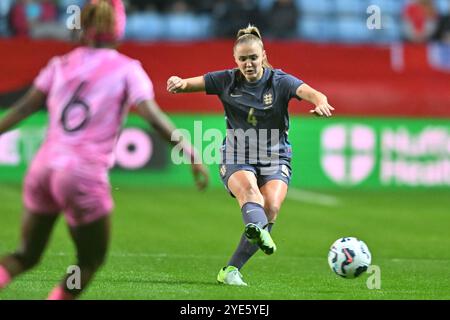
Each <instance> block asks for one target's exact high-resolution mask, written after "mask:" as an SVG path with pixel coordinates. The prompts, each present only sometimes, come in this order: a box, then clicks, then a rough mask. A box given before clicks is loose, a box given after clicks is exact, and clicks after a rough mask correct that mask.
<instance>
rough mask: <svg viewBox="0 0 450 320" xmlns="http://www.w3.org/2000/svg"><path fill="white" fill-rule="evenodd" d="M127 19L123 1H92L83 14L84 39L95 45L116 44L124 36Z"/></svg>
mask: <svg viewBox="0 0 450 320" xmlns="http://www.w3.org/2000/svg"><path fill="white" fill-rule="evenodd" d="M125 19H126V16H125V9H124V7H123V4H122V1H121V0H91V2H90V3H88V4H87V5H86V6H85V7H84V8H83V11H82V13H81V25H82V29H83V35H84V36H83V38H84V39H85V40H86V41H87V42H88V43H93V44H94V45H102V44H107V43H114V42H116V41H118V40H119V39H120V38H121V37H122V36H123V33H124V30H125Z"/></svg>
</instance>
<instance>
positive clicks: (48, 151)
mask: <svg viewBox="0 0 450 320" xmlns="http://www.w3.org/2000/svg"><path fill="white" fill-rule="evenodd" d="M34 86H35V87H36V88H37V89H39V90H40V91H42V92H44V93H46V94H47V106H48V112H49V122H48V130H47V136H46V139H45V142H44V144H43V146H42V148H41V150H40V152H39V155H38V158H40V159H39V160H40V161H39V162H41V161H43V162H45V164H46V165H47V166H49V167H53V168H61V167H65V166H66V165H67V163H68V162H69V161H70V159H73V158H74V157H78V158H80V159H82V160H86V161H87V162H88V163H91V164H96V165H98V166H103V167H110V166H111V165H112V164H113V161H114V158H113V151H114V146H115V143H116V140H117V138H118V134H119V132H120V128H121V125H122V123H123V121H124V118H125V117H126V115H127V113H128V111H129V108H130V106H132V105H137V104H138V103H139V102H141V101H143V100H148V99H153V98H154V91H153V85H152V82H151V81H150V79H149V77H148V76H147V74H146V73H145V71H144V70H143V68H142V66H141V64H140V63H139V61H137V60H133V59H131V58H129V57H127V56H125V55H122V54H120V53H119V52H117V51H116V50H114V49H107V48H100V49H99V48H89V47H80V48H77V49H75V50H73V51H71V52H70V53H68V54H66V55H64V56H61V57H55V58H53V59H52V60H51V61H50V62H49V63H48V65H47V66H46V67H45V68H44V69H43V70H42V71H41V72H40V74H39V75H38V77H37V78H36V79H35V81H34ZM36 160H38V159H36Z"/></svg>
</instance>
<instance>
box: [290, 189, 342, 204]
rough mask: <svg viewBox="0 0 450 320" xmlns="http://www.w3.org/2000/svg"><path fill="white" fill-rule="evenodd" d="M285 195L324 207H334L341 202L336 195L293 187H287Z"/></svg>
mask: <svg viewBox="0 0 450 320" xmlns="http://www.w3.org/2000/svg"><path fill="white" fill-rule="evenodd" d="M287 197H288V198H289V199H292V200H296V201H300V202H306V203H312V204H318V205H321V206H326V207H336V206H338V205H340V204H341V201H340V200H339V199H338V198H337V197H334V196H330V195H326V194H322V193H317V192H311V191H305V190H300V189H294V188H290V189H289V191H288V194H287Z"/></svg>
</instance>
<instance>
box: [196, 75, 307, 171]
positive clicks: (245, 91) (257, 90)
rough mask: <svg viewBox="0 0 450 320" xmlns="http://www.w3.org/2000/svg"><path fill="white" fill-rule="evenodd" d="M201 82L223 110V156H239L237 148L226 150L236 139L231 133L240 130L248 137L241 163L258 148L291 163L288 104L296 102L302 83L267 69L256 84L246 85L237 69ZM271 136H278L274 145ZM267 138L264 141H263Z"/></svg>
mask: <svg viewBox="0 0 450 320" xmlns="http://www.w3.org/2000/svg"><path fill="white" fill-rule="evenodd" d="M204 78H205V90H206V93H207V94H215V95H217V96H218V97H219V98H220V100H221V101H222V104H223V106H224V109H225V119H226V124H227V138H226V139H225V141H224V146H223V149H224V151H225V153H228V154H234V157H235V158H236V157H237V156H240V155H239V152H238V151H236V148H234V149H233V150H229V149H231V148H230V144H232V143H233V141H230V140H232V139H233V138H236V137H231V136H232V135H233V134H232V133H233V132H236V131H239V132H242V130H243V131H244V132H245V134H246V135H247V136H246V144H245V152H246V153H245V161H244V162H243V163H249V161H250V160H251V159H252V147H256V146H258V148H259V147H261V146H262V145H264V144H266V148H267V150H269V153H272V154H275V155H276V156H278V157H279V158H281V159H290V157H291V146H290V144H289V141H288V130H289V114H288V104H289V100H290V99H292V98H298V97H297V95H296V90H297V88H298V87H299V86H300V85H301V84H302V83H303V82H302V81H301V80H299V79H297V78H296V77H294V76H292V75H289V74H287V73H285V72H283V71H282V70H279V69H268V68H266V69H264V74H263V76H262V78H261V79H260V80H258V81H255V82H248V81H246V80H245V78H244V77H243V76H242V74H241V72H240V71H239V70H238V69H230V70H223V71H216V72H210V73H207V74H205V76H204ZM264 129H265V130H264ZM230 132H231V133H230ZM254 132H257V139H256V140H254V139H253V136H254V135H253V136H252V134H253V133H254ZM274 132H278V138H277V139H276V140H277V141H274V140H273V138H274V137H276V135H274V134H273V133H274ZM239 134H240V133H238V134H237V135H239ZM266 134H267V136H266V139H262V137H263V136H264V135H266ZM234 143H235V142H234ZM233 145H234V146H235V144H233ZM235 161H236V160H235ZM258 161H259V160H258Z"/></svg>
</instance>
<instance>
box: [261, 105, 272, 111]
mask: <svg viewBox="0 0 450 320" xmlns="http://www.w3.org/2000/svg"><path fill="white" fill-rule="evenodd" d="M272 107H273V104H271V105H270V106H267V107H264V109H263V110H267V109H272Z"/></svg>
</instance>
